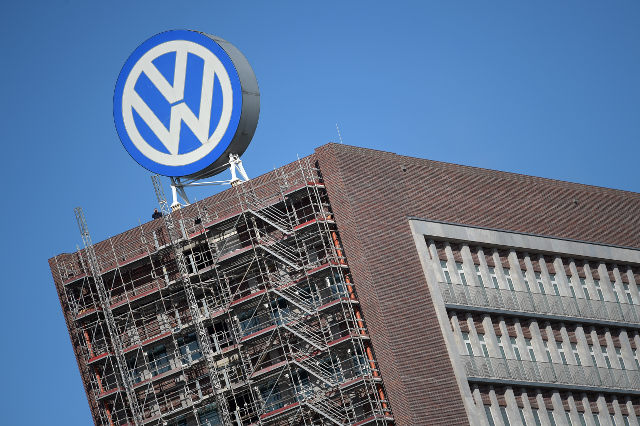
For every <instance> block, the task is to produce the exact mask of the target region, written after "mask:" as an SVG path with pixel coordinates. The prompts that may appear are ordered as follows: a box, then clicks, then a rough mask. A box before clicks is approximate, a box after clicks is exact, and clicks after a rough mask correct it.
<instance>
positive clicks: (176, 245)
mask: <svg viewBox="0 0 640 426" xmlns="http://www.w3.org/2000/svg"><path fill="white" fill-rule="evenodd" d="M151 181H152V182H153V189H154V191H155V193H156V198H157V199H158V204H159V206H160V211H161V212H162V216H163V219H164V223H165V226H166V228H167V232H168V233H169V240H170V242H171V245H172V247H173V249H174V253H175V256H176V264H177V266H178V272H179V273H180V278H181V280H182V283H183V285H184V289H185V294H186V296H187V302H188V303H189V311H190V313H191V317H192V318H193V321H194V324H195V326H196V330H197V333H196V335H197V339H198V344H199V345H200V348H201V350H202V352H203V354H204V357H205V360H206V362H207V368H208V370H209V377H210V379H211V384H212V385H213V392H214V395H215V398H216V403H217V405H218V412H219V414H220V417H221V418H222V423H223V424H224V425H231V424H232V422H231V418H230V416H229V407H228V406H227V400H226V398H225V396H224V395H223V391H222V386H221V385H220V378H219V377H218V371H217V367H216V364H215V361H214V356H213V350H212V349H211V344H210V341H209V335H208V333H207V330H206V328H205V327H204V324H203V323H202V317H201V316H200V310H199V309H198V301H197V300H196V296H195V293H194V291H193V286H192V283H191V278H190V277H189V271H188V270H187V264H186V262H185V259H184V254H183V253H182V248H181V247H180V237H179V234H178V230H177V228H176V226H175V223H174V221H173V217H172V215H171V208H170V206H169V203H168V202H167V199H166V197H165V195H164V190H163V189H162V183H161V182H160V178H159V177H158V175H153V176H151Z"/></svg>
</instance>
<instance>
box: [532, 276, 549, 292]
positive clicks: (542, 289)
mask: <svg viewBox="0 0 640 426" xmlns="http://www.w3.org/2000/svg"><path fill="white" fill-rule="evenodd" d="M535 276H536V282H537V283H538V289H539V290H540V293H542V294H547V293H545V291H544V284H543V283H542V276H540V272H536V273H535Z"/></svg>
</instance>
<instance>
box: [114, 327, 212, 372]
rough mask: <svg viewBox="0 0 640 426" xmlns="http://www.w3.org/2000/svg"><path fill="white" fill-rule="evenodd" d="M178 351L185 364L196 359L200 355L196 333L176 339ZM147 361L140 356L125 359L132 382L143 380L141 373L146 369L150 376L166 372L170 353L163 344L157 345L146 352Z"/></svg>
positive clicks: (169, 362)
mask: <svg viewBox="0 0 640 426" xmlns="http://www.w3.org/2000/svg"><path fill="white" fill-rule="evenodd" d="M177 343H178V351H179V353H180V358H179V359H180V362H181V363H182V364H183V365H187V364H189V363H191V362H193V361H197V360H198V359H200V358H201V357H202V352H201V351H200V345H199V344H198V340H197V339H196V335H195V334H194V333H191V334H189V335H187V336H184V337H180V338H179V339H178V342H177ZM138 356H140V355H138ZM146 358H147V362H144V361H142V360H141V359H140V358H136V357H133V358H130V359H129V360H127V364H128V367H129V371H130V373H131V376H132V379H133V382H134V383H139V382H141V381H142V380H144V377H143V374H144V372H145V371H148V372H149V374H151V376H152V377H154V376H157V375H159V374H162V373H166V372H167V371H169V370H170V369H171V354H169V353H167V348H166V346H165V345H162V344H161V345H157V346H154V347H153V348H151V349H150V350H149V351H147V352H146Z"/></svg>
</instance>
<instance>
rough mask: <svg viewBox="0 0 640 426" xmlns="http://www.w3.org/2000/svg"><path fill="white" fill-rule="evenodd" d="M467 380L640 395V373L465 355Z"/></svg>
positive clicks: (463, 358)
mask: <svg viewBox="0 0 640 426" xmlns="http://www.w3.org/2000/svg"><path fill="white" fill-rule="evenodd" d="M461 358H462V361H463V363H464V367H465V371H466V374H467V377H468V378H476V379H492V380H499V381H506V382H520V383H522V382H529V383H532V384H533V383H536V384H548V385H553V386H558V385H560V386H562V385H564V386H571V387H580V388H594V389H598V390H611V391H619V390H624V391H630V390H631V391H636V392H640V371H636V370H621V369H616V368H602V367H593V366H586V365H582V366H579V365H568V364H560V363H553V362H536V361H526V360H517V359H504V358H489V357H480V356H473V355H462V356H461Z"/></svg>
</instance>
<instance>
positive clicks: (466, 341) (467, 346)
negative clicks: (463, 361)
mask: <svg viewBox="0 0 640 426" xmlns="http://www.w3.org/2000/svg"><path fill="white" fill-rule="evenodd" d="M462 341H463V342H464V347H465V349H466V350H467V355H473V348H472V347H471V339H470V338H469V333H466V332H463V333H462Z"/></svg>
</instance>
